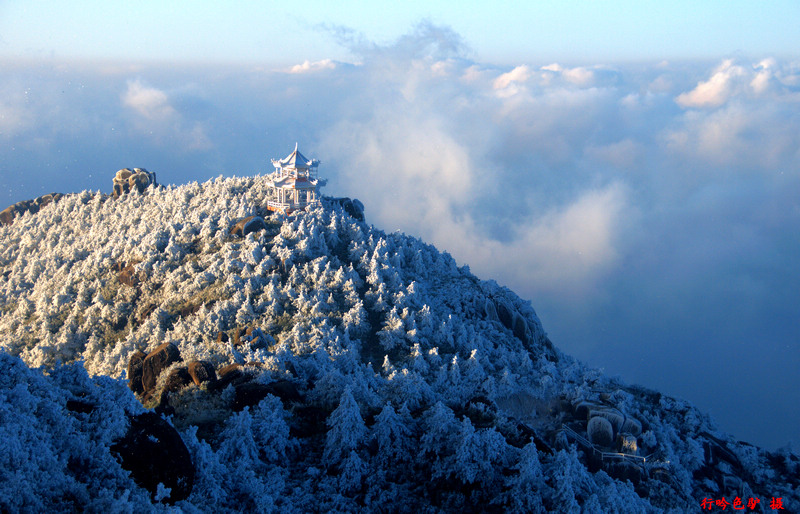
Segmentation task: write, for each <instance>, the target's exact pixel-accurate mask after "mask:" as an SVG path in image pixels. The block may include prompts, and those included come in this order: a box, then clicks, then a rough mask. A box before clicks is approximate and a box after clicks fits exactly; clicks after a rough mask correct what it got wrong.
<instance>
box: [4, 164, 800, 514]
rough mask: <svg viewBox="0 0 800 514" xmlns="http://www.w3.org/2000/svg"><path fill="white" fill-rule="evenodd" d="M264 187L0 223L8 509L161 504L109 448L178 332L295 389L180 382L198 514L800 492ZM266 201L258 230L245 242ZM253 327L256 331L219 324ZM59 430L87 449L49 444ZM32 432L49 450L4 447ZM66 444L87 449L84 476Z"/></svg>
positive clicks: (672, 412) (486, 287)
mask: <svg viewBox="0 0 800 514" xmlns="http://www.w3.org/2000/svg"><path fill="white" fill-rule="evenodd" d="M265 187H266V186H265V182H264V180H263V179H262V178H260V177H256V178H231V179H222V178H220V179H216V180H214V181H210V182H207V183H204V184H197V183H193V184H188V185H184V186H179V187H170V188H160V189H153V188H151V189H148V190H147V191H146V192H145V193H144V194H141V195H140V194H131V195H127V196H125V197H123V198H120V199H117V200H112V199H111V198H109V197H108V196H105V195H101V194H99V193H91V192H83V193H79V194H73V195H66V196H65V197H63V198H62V199H61V200H60V201H59V202H58V203H56V204H52V205H49V206H47V207H45V208H44V209H42V210H41V211H40V212H39V213H37V214H33V215H31V214H25V215H23V216H22V217H20V218H17V219H16V220H15V221H14V223H13V225H11V226H8V227H0V242H2V248H0V345H1V346H2V349H3V351H4V352H5V353H7V354H9V355H6V356H3V357H2V359H3V362H4V364H5V365H6V366H7V367H8V369H11V370H12V371H11V372H8V373H5V374H4V375H3V377H2V378H1V379H0V416H2V421H3V423H2V425H0V437H2V438H3V440H4V441H10V442H11V443H10V445H5V444H4V445H3V449H0V470H8V469H20V470H24V473H26V475H24V478H22V479H18V480H17V481H16V482H9V481H7V480H3V481H2V483H0V502H1V503H0V504H2V505H3V507H4V508H8V509H10V510H16V508H19V507H20V506H28V507H29V508H31V509H38V508H48V509H51V508H62V509H63V508H73V507H75V508H102V506H103V505H104V504H106V503H107V502H109V501H110V498H112V497H113V498H114V501H115V502H117V504H120V505H122V504H124V503H125V502H128V503H129V504H130V506H131V507H132V508H134V507H136V506H141V504H142V502H149V501H150V497H149V496H148V495H147V494H146V493H142V492H141V491H142V489H139V488H137V486H136V485H135V484H134V483H133V482H132V481H131V479H130V478H128V477H127V475H126V472H125V471H124V470H122V469H121V468H119V464H118V463H117V461H116V460H115V459H113V458H110V457H109V455H112V453H111V452H110V448H111V446H112V445H113V440H114V439H115V438H119V437H121V434H122V433H124V426H125V423H126V421H125V420H126V418H125V413H127V414H136V413H137V412H140V411H141V409H142V407H141V406H140V405H139V404H138V403H136V402H135V401H133V399H134V396H133V393H132V392H130V391H129V390H128V389H127V387H126V385H125V381H124V380H123V379H125V378H128V377H126V373H127V367H128V361H129V358H130V357H131V356H132V355H133V354H134V352H135V351H136V350H143V351H145V352H147V351H149V350H152V349H153V348H155V347H156V346H158V345H160V344H162V343H165V342H171V343H174V344H175V345H176V346H177V348H178V349H179V350H180V354H181V356H182V357H183V359H184V360H185V361H192V360H201V361H207V362H210V363H211V364H212V365H213V366H214V367H215V368H216V369H218V370H219V369H221V368H222V367H224V366H225V365H228V364H232V363H242V364H243V363H247V367H246V368H247V369H248V370H249V371H250V372H251V373H252V374H255V375H256V378H255V379H254V380H255V381H256V382H257V383H260V384H270V383H275V382H277V381H280V382H281V383H284V382H285V383H290V384H293V387H294V388H296V391H297V398H293V399H291V400H290V401H289V400H287V399H286V398H281V399H278V398H276V397H275V396H272V395H269V396H266V398H264V399H263V400H261V401H260V403H258V404H257V405H252V406H250V407H247V408H245V409H244V410H239V409H238V408H235V407H234V406H233V405H234V403H235V402H234V398H233V397H234V395H235V394H237V391H234V390H233V387H232V386H231V387H228V388H226V389H224V390H221V391H216V390H213V389H212V388H209V387H207V386H206V385H201V386H195V385H190V386H188V387H185V388H183V389H182V390H180V391H174V392H173V393H171V394H170V395H169V396H168V397H165V398H166V399H165V400H163V402H162V405H160V407H159V408H160V409H163V410H164V411H166V412H169V413H172V417H171V420H172V423H173V424H174V425H175V426H176V427H178V428H179V430H180V431H181V435H182V438H183V439H184V442H185V443H186V445H187V447H188V448H189V451H190V453H191V455H192V459H193V465H194V467H195V469H196V478H195V483H194V489H193V491H192V493H191V495H190V496H189V498H188V499H186V500H183V501H180V502H179V503H178V504H179V505H180V506H182V507H183V508H186V509H188V510H193V509H198V510H201V511H205V510H265V511H268V510H271V509H275V510H281V511H291V510H297V511H306V512H307V511H327V510H332V509H338V510H345V511H347V510H353V511H356V510H378V509H383V510H387V511H412V510H420V509H421V510H423V511H437V510H459V511H460V510H475V511H485V510H498V511H520V512H530V511H537V510H559V511H570V510H577V509H584V510H586V511H591V512H595V511H596V512H600V511H624V512H627V511H630V512H642V511H648V510H661V509H670V508H675V509H677V510H679V511H684V510H687V509H688V510H699V506H700V503H701V502H702V500H703V499H704V498H714V499H717V498H722V497H723V495H724V496H725V497H726V498H728V500H729V501H731V502H732V501H733V500H734V497H735V496H739V497H742V498H744V499H745V501H746V499H747V498H749V497H754V498H755V497H760V499H761V501H762V505H763V504H764V503H767V504H768V503H769V501H770V499H771V498H773V497H775V498H778V497H780V498H782V499H783V502H784V505H789V506H797V505H800V498H799V497H800V492H798V489H797V487H798V482H797V474H798V471H800V467H798V463H797V458H796V457H794V456H792V455H789V454H768V453H766V452H764V451H762V450H759V449H757V448H755V447H752V446H750V445H747V444H744V443H738V442H734V441H729V440H726V439H727V438H726V436H725V435H724V434H723V433H720V432H719V431H718V429H717V427H715V426H714V425H713V424H712V423H711V422H710V421H709V419H708V418H707V417H706V416H704V415H703V414H701V413H700V412H698V411H697V410H696V409H695V408H694V407H692V406H691V405H688V404H686V403H684V402H681V401H677V400H674V399H671V398H667V397H664V396H662V395H660V394H659V393H656V392H653V391H647V390H643V389H641V388H637V387H630V386H626V385H624V384H621V383H618V382H615V381H612V380H609V379H607V378H605V377H603V376H602V375H600V374H599V373H598V372H597V371H595V370H591V369H588V368H586V367H585V366H583V365H582V364H580V363H578V362H576V361H575V360H574V359H572V358H570V357H568V356H565V355H563V354H561V352H559V351H558V350H557V349H555V348H554V347H553V346H552V344H551V343H550V341H549V340H548V339H547V336H546V334H545V332H544V330H543V328H542V325H541V323H540V321H539V319H538V318H537V316H536V314H535V312H534V311H533V309H532V308H531V306H530V304H529V303H528V302H526V301H523V300H521V299H520V298H518V297H517V296H516V295H514V294H513V293H512V292H511V291H509V290H507V289H505V288H502V287H499V286H498V285H497V284H495V283H494V282H484V281H480V280H478V279H477V278H476V277H474V276H473V275H471V274H470V273H469V270H468V269H466V268H459V267H457V265H456V263H455V262H454V261H453V259H452V258H451V257H450V256H449V255H447V254H446V253H441V252H439V251H438V250H437V249H436V248H434V247H432V246H430V245H426V244H424V243H422V242H421V241H419V240H418V239H414V238H411V237H408V236H406V235H403V234H398V233H394V234H386V233H384V232H381V231H379V230H376V229H375V228H372V227H370V226H369V225H367V224H365V223H363V222H358V221H356V220H354V219H353V218H351V217H350V216H348V215H347V214H346V213H344V212H343V211H342V210H341V209H340V208H338V207H336V206H333V205H328V206H327V207H325V208H323V209H318V210H315V211H313V212H309V213H304V214H299V215H296V216H292V217H289V218H285V219H276V218H269V217H267V216H266V212H265V211H264V210H263V208H262V206H261V201H262V198H264V192H265ZM251 215H261V216H264V217H265V219H266V223H265V225H266V228H265V229H264V230H259V231H256V232H253V233H250V234H248V235H247V236H245V237H239V236H235V235H232V234H231V228H232V227H233V225H234V224H235V223H236V221H237V220H239V219H241V218H244V217H246V216H251ZM245 328H250V329H251V330H253V329H257V330H259V331H260V332H259V334H260V337H256V338H234V337H230V338H229V337H227V336H228V335H229V334H233V333H236V334H239V333H240V331H242V330H243V329H245ZM222 333H224V334H225V336H224V337H223V336H221V334H222ZM223 341H224V342H223ZM15 357H19V358H20V359H22V360H23V361H24V362H25V363H26V364H27V365H28V366H31V367H40V366H43V367H44V368H43V369H44V370H45V371H46V370H53V369H55V370H56V371H46V373H48V374H47V375H42V372H39V371H35V370H28V369H27V368H25V367H24V366H22V364H21V363H20V361H19V360H17V359H15ZM81 367H84V368H85V369H86V371H87V372H88V374H89V375H92V376H94V378H91V379H90V378H89V377H88V376H87V375H86V373H85V372H83V371H82V370H81ZM173 367H174V366H173ZM65 377H67V378H65ZM105 377H111V378H113V379H117V380H109V379H108V378H105ZM70 384H72V385H70ZM75 384H79V385H75ZM92 384H94V385H99V386H100V388H95V387H94V386H93V385H92ZM100 389H102V390H103V391H104V393H103V394H102V395H100V396H98V394H99V393H98V391H99V390H100ZM79 390H80V391H79ZM87 391H89V392H87ZM79 393H80V394H79ZM70 395H73V396H75V395H78V396H79V397H80V398H86V397H89V398H94V400H93V401H92V402H90V403H91V404H92V405H93V406H94V407H93V408H96V409H97V410H99V411H106V410H108V412H109V413H110V414H108V416H107V420H108V421H107V423H108V424H109V427H111V428H107V429H104V430H99V429H98V428H97V427H96V426H95V425H96V423H97V420H94V418H92V416H94V414H91V415H89V414H86V415H83V414H80V415H79V414H76V413H74V412H73V411H70V410H69V409H67V408H66V407H64V406H63V404H62V403H59V402H60V400H59V399H60V398H62V397H63V401H64V402H66V401H67V400H68V399H69V398H68V397H69V396H70ZM110 397H111V398H114V401H109V398H110ZM142 400H145V399H144V398H142ZM581 402H583V403H581ZM145 403H147V401H145ZM31 405H39V406H40V407H32V406H31ZM148 406H151V405H148ZM601 411H602V412H601ZM92 412H96V411H92ZM115 413H116V414H115ZM587 413H588V414H587ZM593 413H594V414H597V416H595V418H597V417H598V416H599V417H603V418H604V419H608V420H610V421H608V422H607V423H608V426H611V427H612V428H610V429H608V430H609V434H610V435H613V436H614V437H616V436H618V435H619V434H622V435H625V434H628V433H630V432H632V435H630V436H629V437H632V438H633V439H632V443H631V440H630V439H629V440H628V443H627V444H628V446H627V447H626V450H625V451H626V452H627V454H628V456H627V457H623V458H622V461H625V462H622V464H620V462H617V461H614V462H611V461H609V459H610V457H608V456H602V454H601V453H599V452H600V451H601V450H602V451H603V452H606V453H608V454H610V453H613V452H614V451H615V450H612V449H610V448H611V447H612V446H614V445H615V444H616V443H615V442H614V441H611V442H609V441H606V442H605V443H604V444H606V443H607V444H606V446H607V448H606V449H605V450H603V449H602V447H603V446H602V445H601V444H599V443H598V441H599V439H597V437H599V436H597V434H598V433H599V432H597V431H595V432H594V433H593V435H592V438H593V439H592V442H593V443H595V444H594V445H591V444H589V445H588V446H587V442H586V441H585V439H586V438H587V437H589V434H587V432H586V431H587V429H589V430H594V429H593V428H591V426H593V425H592V423H587V422H586V421H587V419H589V418H590V417H591V416H593V415H594V414H593ZM598 413H600V414H598ZM618 418H619V423H617V421H618ZM20 420H24V421H20ZM626 420H631V421H630V422H628V424H625V422H626ZM603 423H606V422H595V425H598V426H600V424H602V427H603V429H605V428H604V427H605V424H603ZM637 424H638V425H637ZM114 427H116V428H114ZM612 431H613V432H612ZM600 435H603V434H600ZM64 439H66V440H69V441H75V442H74V443H63V442H59V443H58V444H55V443H53V441H57V440H58V441H61V440H64ZM601 439H602V438H601ZM70 444H73V445H75V446H74V447H73V446H69V445H70ZM631 444H633V446H630V445H631ZM31 445H32V446H31ZM37 445H43V446H42V448H43V450H42V451H43V452H45V453H46V454H47V455H52V457H48V458H44V459H40V458H37V457H36V454H37V452H34V451H29V452H21V451H17V450H14V449H13V448H17V447H25V448H29V447H33V448H37V447H38V446H37ZM75 448H78V449H79V448H90V449H91V451H88V452H87V456H86V457H85V458H84V459H83V460H82V461H81V466H78V468H79V469H77V471H76V467H75V466H73V465H70V462H72V461H71V460H70V457H69V456H70V455H72V453H74V452H76V451H78V450H76V449H75ZM70 452H72V453H70ZM642 457H646V459H643V458H642ZM611 460H612V461H613V459H611ZM612 476H613V477H615V478H612ZM626 478H627V479H630V480H632V481H633V482H634V483H635V484H634V483H632V482H631V481H626V480H625V479H626ZM95 481H99V483H100V484H102V487H95V485H96V484H95ZM43 482H48V483H51V484H53V485H52V487H53V488H55V489H56V490H57V491H56V492H55V493H53V494H50V493H48V494H44V493H43V492H42V491H41V490H40V488H41V486H40V484H42V483H43ZM25 484H27V485H25ZM25 487H28V489H27V490H28V492H29V494H28V495H27V496H25V500H24V501H25V502H27V503H19V502H21V501H23V500H20V498H21V496H20V495H16V494H14V491H15V490H16V489H17V488H25ZM48 487H49V486H48ZM128 489H130V490H131V491H133V492H130V493H125V491H126V490H128ZM37 491H38V492H37ZM58 491H61V493H59V492H58ZM62 493H63V494H62ZM67 493H69V494H67ZM15 502H16V503H15ZM37 502H38V503H37ZM104 502H105V503H104Z"/></svg>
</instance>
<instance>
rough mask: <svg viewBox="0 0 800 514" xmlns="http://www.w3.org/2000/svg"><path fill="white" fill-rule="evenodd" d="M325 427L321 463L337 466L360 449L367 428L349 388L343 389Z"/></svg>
mask: <svg viewBox="0 0 800 514" xmlns="http://www.w3.org/2000/svg"><path fill="white" fill-rule="evenodd" d="M327 425H328V435H327V436H326V438H325V449H324V451H323V453H322V462H323V463H324V464H326V465H327V466H338V465H339V464H341V463H342V461H343V460H344V459H346V458H348V457H350V452H351V451H353V450H357V449H359V448H360V447H361V445H362V444H363V443H364V441H365V437H366V435H367V427H366V426H365V425H364V420H363V419H362V418H361V411H360V410H359V407H358V404H357V403H356V401H355V399H354V398H353V393H352V392H351V390H350V386H347V387H345V389H344V392H343V393H342V397H341V399H340V400H339V406H338V407H337V408H336V409H335V410H334V411H333V412H332V413H331V415H330V417H329V418H328V421H327Z"/></svg>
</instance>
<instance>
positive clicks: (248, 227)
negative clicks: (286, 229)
mask: <svg viewBox="0 0 800 514" xmlns="http://www.w3.org/2000/svg"><path fill="white" fill-rule="evenodd" d="M266 228H267V224H266V222H264V218H262V217H261V216H248V217H246V218H244V219H242V220H239V221H238V222H237V223H236V224H235V225H234V226H233V227H232V228H231V235H232V236H239V237H244V236H246V235H247V234H249V233H251V232H258V231H259V230H266Z"/></svg>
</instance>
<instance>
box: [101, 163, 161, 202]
mask: <svg viewBox="0 0 800 514" xmlns="http://www.w3.org/2000/svg"><path fill="white" fill-rule="evenodd" d="M113 183H114V192H113V193H112V195H113V197H114V198H119V197H120V196H122V195H124V194H127V193H130V192H131V191H134V190H136V191H138V192H140V193H142V192H144V190H145V189H147V187H148V186H150V185H154V186H157V185H158V183H157V182H156V174H155V173H154V172H151V171H147V170H146V169H144V168H133V169H131V168H122V169H121V170H119V171H118V172H117V174H116V175H115V176H114V179H113Z"/></svg>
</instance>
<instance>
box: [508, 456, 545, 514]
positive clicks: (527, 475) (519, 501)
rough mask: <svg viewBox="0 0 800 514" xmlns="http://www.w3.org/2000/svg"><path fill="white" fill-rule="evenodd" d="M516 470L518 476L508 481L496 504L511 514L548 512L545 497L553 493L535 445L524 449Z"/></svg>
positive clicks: (512, 476)
mask: <svg viewBox="0 0 800 514" xmlns="http://www.w3.org/2000/svg"><path fill="white" fill-rule="evenodd" d="M514 470H515V471H516V472H517V474H516V475H511V476H510V477H508V478H507V479H506V487H505V491H504V492H503V494H502V495H501V496H500V497H499V498H497V502H496V503H497V504H500V505H501V506H502V507H503V508H505V509H507V510H508V511H510V512H520V513H521V512H531V513H544V512H547V509H546V508H545V505H544V499H543V496H545V495H547V496H549V495H551V494H552V491H551V490H550V488H549V486H548V485H547V483H546V481H545V476H544V471H543V469H542V463H541V462H540V461H539V452H538V450H537V449H536V445H535V444H534V443H528V444H526V445H525V446H524V447H523V448H522V451H521V453H520V456H519V461H518V462H517V464H516V465H515V466H514Z"/></svg>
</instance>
